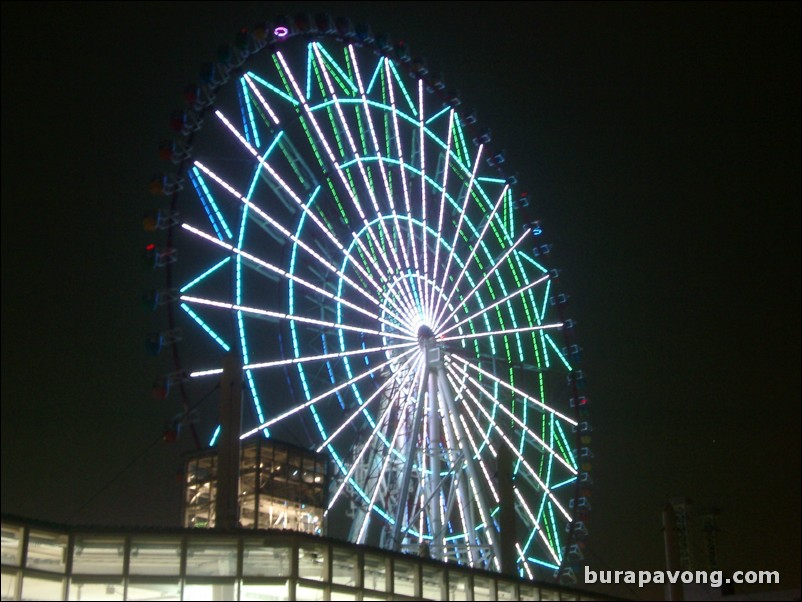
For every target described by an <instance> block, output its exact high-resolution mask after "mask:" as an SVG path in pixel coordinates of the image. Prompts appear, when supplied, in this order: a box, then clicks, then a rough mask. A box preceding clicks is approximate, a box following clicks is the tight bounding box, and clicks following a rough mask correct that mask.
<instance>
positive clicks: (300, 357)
mask: <svg viewBox="0 0 802 602" xmlns="http://www.w3.org/2000/svg"><path fill="white" fill-rule="evenodd" d="M187 103H188V107H187V109H186V110H184V111H181V112H178V113H176V114H175V115H174V116H173V120H172V124H173V127H174V129H175V130H176V131H177V132H178V136H177V137H176V138H175V139H174V140H173V141H171V142H169V143H166V144H165V145H164V146H163V147H162V153H163V156H164V158H167V159H170V160H172V161H173V163H175V164H176V165H177V166H178V168H177V171H176V173H174V174H169V175H165V176H160V177H159V178H157V179H156V180H155V181H154V183H153V187H154V189H155V190H157V191H159V192H163V193H165V194H167V195H168V197H170V198H171V200H172V204H171V206H170V208H169V209H164V210H163V211H161V212H160V214H159V215H158V216H156V218H155V221H154V225H155V226H156V227H160V228H164V229H165V230H166V231H167V232H168V235H167V236H168V242H167V246H166V247H163V248H161V249H157V248H153V249H152V257H153V260H154V262H155V263H156V264H157V265H164V266H166V267H167V269H168V274H169V275H168V278H169V287H168V289H167V290H168V291H171V292H167V293H165V297H166V298H167V300H169V301H175V303H172V304H169V307H170V312H171V327H172V328H171V330H170V331H169V332H167V333H165V334H164V335H163V336H162V337H160V341H159V342H160V343H163V342H174V340H176V339H178V338H179V335H178V334H177V333H178V329H179V327H180V330H181V335H180V337H181V339H182V340H181V345H182V350H183V360H182V363H181V365H180V366H179V367H178V368H179V370H178V371H177V373H176V374H179V373H180V374H185V375H187V376H188V377H189V378H188V380H189V381H190V382H203V381H204V380H210V381H211V380H213V379H215V378H219V374H220V373H221V368H220V366H221V357H222V356H223V354H225V353H233V354H235V355H236V356H237V357H238V358H240V360H241V363H242V366H243V374H244V391H245V397H246V402H247V406H248V408H249V411H248V412H246V415H247V416H248V419H247V421H248V424H247V425H246V426H245V427H244V428H243V434H242V438H249V437H259V436H267V437H271V436H273V437H277V438H282V439H286V438H290V439H292V440H296V441H302V442H304V444H305V445H310V446H313V447H314V449H316V450H317V451H319V452H325V453H327V454H328V455H329V456H330V458H331V462H332V466H333V473H334V475H333V483H332V487H331V492H330V496H329V497H330V500H329V507H328V516H329V521H330V524H331V521H332V517H334V516H338V517H347V520H346V521H344V522H345V523H347V524H348V525H349V527H348V533H347V535H348V537H349V539H350V540H351V541H354V542H358V543H371V544H374V545H381V546H383V547H385V548H389V549H395V550H400V551H406V552H414V553H422V552H423V551H425V553H426V554H427V555H429V556H431V557H432V558H436V559H440V560H444V561H448V562H457V563H461V564H466V565H470V566H475V567H481V568H485V569H489V570H502V568H503V570H505V571H515V572H517V573H519V574H521V575H522V576H529V577H530V578H532V577H534V576H536V575H540V576H543V575H547V576H549V577H551V576H552V575H554V574H558V573H560V572H561V571H562V572H563V574H564V573H565V572H566V571H567V570H568V567H569V566H570V564H571V563H572V562H574V561H575V560H576V559H578V558H579V557H580V556H581V549H580V548H581V538H582V535H583V534H584V532H585V528H584V523H583V521H582V518H583V515H584V512H585V511H586V510H588V509H589V504H588V502H587V498H586V497H585V495H584V493H585V491H584V486H585V485H586V484H587V483H589V480H590V479H589V477H588V475H587V469H588V468H589V466H588V465H587V458H588V456H589V454H590V452H589V449H588V448H587V446H585V445H584V443H586V442H587V440H588V439H587V436H588V435H587V432H588V431H589V427H588V425H587V423H586V422H585V421H584V418H583V414H582V411H581V410H583V408H584V406H585V404H586V401H585V398H584V397H581V385H582V376H581V372H580V371H578V370H577V369H576V368H575V366H574V363H575V360H576V359H577V357H576V356H577V352H578V348H577V347H576V346H575V345H571V344H570V341H569V342H566V340H567V339H566V335H567V334H570V332H569V331H570V329H571V321H570V320H566V319H565V318H564V317H563V316H562V313H563V311H562V310H563V308H564V304H565V301H566V296H565V295H564V294H562V293H560V292H558V290H557V284H556V282H555V279H556V276H557V272H556V270H553V269H549V268H548V267H547V264H546V263H545V257H544V256H545V255H546V254H547V253H548V252H549V245H547V244H545V243H544V242H542V240H541V239H542V231H541V228H540V225H539V223H538V222H536V221H533V220H532V219H531V218H529V217H528V216H527V211H528V209H527V208H526V205H527V202H526V195H525V194H524V195H522V194H518V193H516V192H515V191H514V187H515V185H516V181H515V178H512V177H507V176H505V175H504V173H503V172H502V170H501V163H503V161H504V157H503V156H502V155H501V154H498V153H495V152H494V151H492V150H491V148H490V138H489V135H488V134H487V133H486V131H483V130H480V129H478V128H477V127H476V124H475V118H474V117H473V116H472V115H471V114H468V113H467V112H465V111H462V110H461V107H460V102H459V99H458V98H457V96H456V95H455V94H453V93H450V92H449V91H448V90H447V89H446V87H445V86H444V84H443V82H442V80H441V79H440V78H439V77H437V76H433V75H432V74H430V73H429V72H428V71H427V68H426V66H425V64H424V62H423V61H421V60H418V59H412V58H411V57H410V56H409V54H408V51H407V48H406V47H405V46H404V45H403V44H395V45H393V44H391V43H390V42H389V40H388V39H387V38H386V37H384V36H379V35H376V36H374V35H372V34H371V32H370V30H369V29H368V28H366V27H353V26H352V25H351V23H350V22H349V21H347V20H345V19H338V20H336V21H335V20H331V19H329V18H328V17H324V16H320V17H316V18H314V19H310V18H307V17H299V18H296V19H292V20H290V19H284V18H278V19H276V20H274V21H272V22H271V23H268V24H266V25H264V26H262V27H257V28H255V29H254V30H253V31H242V32H240V34H238V36H237V38H236V41H235V43H234V44H233V45H232V46H229V47H226V48H223V49H221V51H220V53H219V55H218V57H217V60H216V61H215V62H214V63H210V64H208V65H206V66H205V67H204V69H203V72H202V83H201V84H200V85H198V86H193V87H190V88H188V89H187ZM177 357H178V356H177V354H176V358H177ZM190 362H191V367H190V366H189V365H188V364H189V363H190ZM340 522H343V521H340ZM502 565H504V566H503V567H502Z"/></svg>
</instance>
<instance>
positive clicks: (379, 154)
mask: <svg viewBox="0 0 802 602" xmlns="http://www.w3.org/2000/svg"><path fill="white" fill-rule="evenodd" d="M348 52H349V53H350V54H351V62H352V64H353V66H354V72H355V73H356V78H357V84H358V86H359V93H360V95H361V96H362V107H363V109H364V111H365V120H366V121H367V122H368V129H369V130H370V137H371V140H372V141H373V148H374V150H375V152H376V156H377V158H378V161H377V162H378V164H379V171H380V172H381V176H382V183H383V184H384V191H385V194H386V195H387V202H388V203H389V205H390V212H391V214H392V216H393V223H394V225H395V231H396V232H398V233H399V236H400V235H401V225H400V224H399V222H398V213H397V212H396V209H395V201H394V200H393V193H392V191H391V190H390V180H389V178H388V177H387V171H386V170H385V168H384V158H383V156H382V152H381V146H379V140H378V138H377V137H376V128H375V126H374V124H373V117H372V115H371V112H370V109H369V107H368V99H367V96H366V95H365V87H364V86H363V84H362V76H361V75H360V73H359V61H357V59H356V55H355V54H354V47H353V45H349V46H348ZM385 60H386V59H384V58H382V59H381V61H385ZM380 64H381V62H380ZM377 72H378V69H377ZM401 254H402V255H403V257H404V266H405V267H406V268H407V269H409V266H410V264H409V255H408V254H407V246H406V245H403V244H402V245H401Z"/></svg>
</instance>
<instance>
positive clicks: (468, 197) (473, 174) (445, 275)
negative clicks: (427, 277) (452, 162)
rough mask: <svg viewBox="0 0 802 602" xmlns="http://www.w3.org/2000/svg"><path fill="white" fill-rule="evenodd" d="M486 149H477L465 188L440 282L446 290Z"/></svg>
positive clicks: (438, 311)
mask: <svg viewBox="0 0 802 602" xmlns="http://www.w3.org/2000/svg"><path fill="white" fill-rule="evenodd" d="M483 149H484V145H483V144H480V145H479V149H478V150H477V151H476V160H475V161H474V163H473V170H472V171H471V177H470V179H469V180H468V186H467V187H466V189H465V198H464V199H463V201H462V209H461V210H460V212H459V220H458V221H457V229H456V230H454V240H453V242H452V243H451V253H449V254H448V261H447V262H446V267H445V270H444V271H443V281H442V282H441V283H440V288H441V289H443V290H445V287H446V281H447V279H448V271H449V269H450V268H451V260H452V259H454V255H455V254H456V252H457V241H458V240H459V233H460V230H461V229H462V222H463V221H464V219H465V214H466V212H467V208H468V201H470V200H471V190H472V189H473V183H474V180H475V179H476V170H477V169H479V161H480V159H481V157H482V150H483ZM434 315H436V316H439V315H440V299H438V300H437V305H435V308H434Z"/></svg>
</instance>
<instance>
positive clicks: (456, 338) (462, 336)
mask: <svg viewBox="0 0 802 602" xmlns="http://www.w3.org/2000/svg"><path fill="white" fill-rule="evenodd" d="M562 327H563V323H562V322H558V323H556V324H539V325H537V326H521V327H520V328H506V329H504V330H489V331H487V332H473V333H471V334H460V335H453V336H450V337H438V338H437V340H438V341H442V342H445V341H462V340H465V339H476V338H484V337H491V336H495V335H502V334H514V333H516V332H536V331H538V330H548V329H550V328H562Z"/></svg>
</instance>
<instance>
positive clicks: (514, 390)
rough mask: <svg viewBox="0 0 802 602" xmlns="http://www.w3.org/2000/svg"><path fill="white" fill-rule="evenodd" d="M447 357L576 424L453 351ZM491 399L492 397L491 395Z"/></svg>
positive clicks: (467, 376)
mask: <svg viewBox="0 0 802 602" xmlns="http://www.w3.org/2000/svg"><path fill="white" fill-rule="evenodd" d="M447 357H448V358H449V359H454V360H459V361H460V362H461V363H462V364H463V365H465V366H467V367H468V368H470V369H472V370H475V371H476V372H478V373H479V374H482V375H484V376H486V377H487V378H489V379H490V380H492V381H494V382H497V383H498V384H500V385H501V386H502V387H505V388H507V389H509V390H510V391H512V392H513V393H515V394H516V395H520V396H521V397H522V398H524V399H525V400H527V401H528V402H530V403H532V404H534V405H536V406H538V407H539V408H541V409H543V410H544V411H546V412H550V413H551V414H554V415H555V416H558V417H560V418H562V419H563V420H565V421H566V422H567V423H568V424H570V425H571V426H576V424H577V422H576V420H574V419H573V418H569V417H568V416H566V415H565V414H562V413H560V412H558V411H557V410H555V409H554V408H551V407H549V406H547V405H546V404H545V403H543V402H542V401H539V400H537V399H535V398H534V397H532V396H531V395H528V394H527V393H524V392H523V391H521V390H520V389H518V388H516V387H513V386H512V385H510V384H509V383H506V382H504V381H503V380H501V379H500V378H498V377H496V376H495V375H494V374H491V373H490V372H488V371H487V370H482V369H481V368H480V367H479V366H474V365H473V364H471V363H470V362H468V361H466V360H464V359H463V358H461V357H460V356H458V355H455V354H453V353H449V354H448V356H447ZM465 377H466V378H467V379H469V380H471V381H473V382H475V381H474V380H473V378H472V377H471V376H470V375H469V374H468V373H467V372H466V373H465ZM491 399H492V397H491ZM500 407H502V408H503V407H504V406H500ZM505 409H506V408H505ZM515 420H518V418H517V417H516V418H515ZM518 422H519V423H520V425H521V426H522V427H523V428H526V425H524V424H523V423H522V422H520V420H518ZM527 430H528V429H527ZM530 432H531V431H530ZM532 434H533V436H536V435H534V433H532ZM571 470H573V468H572V469H571ZM574 474H576V471H574Z"/></svg>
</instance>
